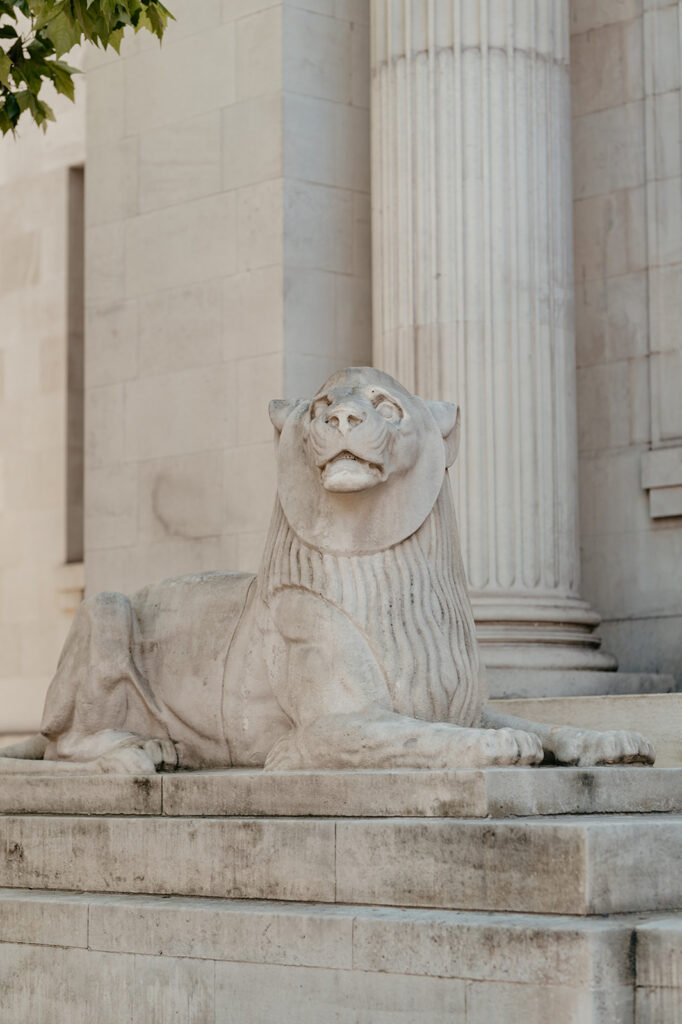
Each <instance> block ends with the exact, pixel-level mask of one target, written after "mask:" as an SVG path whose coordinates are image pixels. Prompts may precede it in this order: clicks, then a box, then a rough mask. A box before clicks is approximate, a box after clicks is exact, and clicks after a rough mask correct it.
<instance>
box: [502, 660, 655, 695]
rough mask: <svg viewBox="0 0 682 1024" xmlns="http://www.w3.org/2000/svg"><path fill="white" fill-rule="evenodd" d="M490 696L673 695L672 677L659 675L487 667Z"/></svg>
mask: <svg viewBox="0 0 682 1024" xmlns="http://www.w3.org/2000/svg"><path fill="white" fill-rule="evenodd" d="M488 683H489V688H490V696H491V697H492V698H494V699H497V698H508V697H512V698H521V699H526V700H532V699H538V698H540V699H542V698H543V697H595V696H600V695H602V694H610V695H618V694H633V695H640V694H652V693H672V692H673V691H674V690H675V677H674V676H671V675H664V674H662V673H658V672H608V671H606V672H605V671H596V672H595V671H592V670H590V669H532V668H531V669H528V668H495V667H494V666H488Z"/></svg>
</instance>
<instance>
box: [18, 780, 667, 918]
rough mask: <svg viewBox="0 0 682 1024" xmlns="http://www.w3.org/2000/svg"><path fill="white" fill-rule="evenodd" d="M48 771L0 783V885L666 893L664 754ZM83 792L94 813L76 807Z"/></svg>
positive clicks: (582, 905) (508, 897)
mask: <svg viewBox="0 0 682 1024" xmlns="http://www.w3.org/2000/svg"><path fill="white" fill-rule="evenodd" d="M39 781H40V783H41V786H44V785H45V780H39ZM50 781H54V783H55V784H54V786H53V787H52V788H53V793H52V803H51V806H50V807H49V812H50V813H46V811H47V810H48V807H47V806H46V791H45V790H43V791H41V789H40V788H38V789H37V791H36V798H35V800H32V797H31V791H32V790H33V789H34V787H35V784H36V780H34V779H22V778H21V777H15V778H14V779H13V780H10V781H9V785H8V788H7V790H6V793H5V795H4V801H5V802H4V807H5V810H6V813H5V815H4V816H3V817H2V819H0V842H2V843H3V844H4V847H5V850H6V854H5V857H4V859H3V861H2V862H1V863H0V885H5V886H10V887H18V888H31V889H32V888H42V889H56V890H58V889H68V890H94V891H98V892H109V893H115V892H138V893H151V894H158V895H161V894H178V895H186V896H205V897H220V898H226V899H234V898H240V897H246V898H248V899H274V900H293V901H301V900H303V901H307V902H318V903H323V904H335V903H371V904H377V905H385V906H431V907H441V908H447V909H462V910H464V909H466V910H490V911H504V912H506V911H509V912H523V911H530V912H533V913H557V914H578V915H585V914H604V913H626V912H631V911H651V910H659V909H660V910H663V909H676V908H678V907H679V908H682V876H681V875H680V872H679V861H680V858H681V857H682V814H680V811H682V806H681V801H682V796H681V795H680V794H681V793H682V771H677V770H675V769H670V770H667V771H666V770H657V769H627V768H625V769H591V770H578V769H576V770H571V769H535V770H532V769H529V770H523V769H518V770H516V771H514V770H506V771H505V770H489V771H487V772H463V773H459V772H453V773H447V772H357V773H356V772H353V773H343V772H310V773H308V772H301V773H297V772H292V773H273V774H269V773H262V772H248V771H244V772H239V771H235V772H217V773H197V774H196V775H192V774H188V775H178V776H167V777H163V778H162V779H153V780H151V782H150V780H147V779H118V778H111V779H101V780H95V786H93V787H92V788H91V783H92V782H93V780H92V779H91V778H89V777H83V778H78V777H74V778H66V779H60V780H50ZM22 787H23V789H22ZM93 796H96V798H97V800H99V801H100V804H102V803H103V802H105V801H106V802H107V803H108V806H109V807H110V808H111V812H110V813H109V814H108V815H103V814H101V813H97V814H93V813H92V811H93V810H94V809H95V807H96V804H95V801H94V800H93ZM17 808H21V809H22V813H12V811H13V810H14V811H16V809H17ZM66 810H68V811H69V812H70V813H64V812H65V811H66ZM78 810H80V813H74V811H78ZM603 812H616V813H610V814H605V813H603ZM623 812H634V813H623ZM644 812H646V813H644ZM651 812H654V813H651ZM660 812H672V813H667V814H665V813H660ZM197 814H199V815H201V816H196V815H197ZM519 815H521V817H518V816H519ZM513 816H517V817H513ZM652 850H655V851H656V856H655V858H652V855H651V851H652ZM74 851H78V855H74Z"/></svg>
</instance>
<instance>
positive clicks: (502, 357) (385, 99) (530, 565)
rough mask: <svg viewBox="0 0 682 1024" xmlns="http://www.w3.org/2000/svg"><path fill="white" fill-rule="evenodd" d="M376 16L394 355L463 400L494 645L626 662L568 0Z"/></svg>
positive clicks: (444, 394) (501, 661) (531, 655)
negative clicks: (598, 445) (609, 594)
mask: <svg viewBox="0 0 682 1024" xmlns="http://www.w3.org/2000/svg"><path fill="white" fill-rule="evenodd" d="M372 13H373V17H372V26H371V31H372V72H373V78H372V82H373V85H372V88H373V92H372V114H373V121H372V124H373V131H372V147H373V153H372V197H373V209H374V212H373V261H374V262H373V281H374V285H373V287H374V317H375V328H374V346H375V348H374V358H375V363H376V364H377V365H378V366H380V367H382V368H384V369H386V370H387V371H388V372H389V373H391V374H393V375H394V376H396V377H397V378H398V379H399V380H401V381H402V382H403V383H404V384H405V385H406V386H407V387H408V388H411V389H413V390H415V391H416V392H418V393H419V394H421V395H424V396H428V397H432V398H448V399H450V400H457V401H459V402H460V403H461V405H462V409H463V431H462V449H461V454H460V457H459V459H458V462H457V464H456V469H455V481H454V486H455V491H456V496H457V500H458V511H459V520H460V527H461V534H462V547H463V555H464V560H465V564H466V567H467V572H468V577H469V584H470V587H471V591H472V596H473V599H474V609H475V613H476V621H477V624H478V631H479V637H480V640H481V642H482V645H483V656H484V658H485V661H486V663H487V664H488V666H489V667H490V668H491V670H492V672H493V674H494V673H495V672H496V671H497V670H504V669H512V668H513V669H525V668H531V669H534V670H545V669H547V670H554V671H556V670H567V671H571V670H585V669H591V670H604V669H615V668H616V662H615V659H613V658H612V657H611V656H609V655H607V654H604V653H603V652H601V651H600V650H599V647H600V639H599V637H598V636H596V635H595V628H596V626H597V625H598V623H599V616H598V615H597V614H596V612H595V611H593V610H592V609H591V608H590V607H589V606H588V605H587V604H586V603H585V602H584V601H582V600H581V599H580V588H579V583H580V580H579V572H580V560H579V544H578V525H577V442H576V404H575V355H574V338H573V277H572V238H571V180H570V165H571V154H570V106H569V32H568V3H567V0H547V2H546V3H541V4H539V3H535V2H533V0H519V2H517V3H515V4H514V5H512V6H511V7H509V6H508V5H504V4H501V3H499V2H497V0H462V2H461V3H456V4H442V5H441V4H426V3H421V2H417V0H414V2H413V0H406V2H405V3H396V2H394V0H374V2H373V5H372ZM537 692H538V693H542V692H546V691H543V689H542V685H541V684H540V689H539V690H538V691H537Z"/></svg>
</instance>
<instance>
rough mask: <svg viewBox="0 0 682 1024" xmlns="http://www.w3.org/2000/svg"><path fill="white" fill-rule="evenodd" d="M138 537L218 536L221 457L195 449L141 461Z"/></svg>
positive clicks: (158, 539) (152, 540) (162, 539)
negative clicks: (181, 453) (185, 453)
mask: <svg viewBox="0 0 682 1024" xmlns="http://www.w3.org/2000/svg"><path fill="white" fill-rule="evenodd" d="M139 479H140V517H139V522H140V537H141V540H142V541H143V543H144V542H147V543H149V542H152V543H155V542H158V541H168V540H172V539H183V538H184V539H187V540H189V539H197V538H200V537H216V538H217V537H220V535H221V533H222V529H223V458H222V455H221V453H220V452H219V451H213V452H197V453H195V454H192V455H178V456H173V457H170V458H166V459H149V460H147V461H145V462H142V463H140V466H139Z"/></svg>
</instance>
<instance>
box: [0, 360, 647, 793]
mask: <svg viewBox="0 0 682 1024" xmlns="http://www.w3.org/2000/svg"><path fill="white" fill-rule="evenodd" d="M270 417H271V419H272V422H273V424H274V426H275V430H276V444H277V447H278V486H277V497H276V499H275V508H274V512H273V516H272V523H271V526H270V531H269V535H268V538H267V543H266V546H265V552H264V555H263V561H262V565H261V569H260V572H259V573H258V575H257V576H251V575H246V574H242V573H232V572H212V573H202V574H199V575H192V576H181V577H178V578H176V579H169V580H166V581H165V582H163V583H156V584H152V585H151V586H148V587H145V588H144V589H143V590H140V591H138V593H136V594H133V596H132V597H130V598H129V597H126V596H124V595H123V594H117V593H103V594H98V595H96V596H94V597H91V598H88V599H87V600H86V601H84V602H83V604H82V605H81V607H80V609H79V611H78V613H77V615H76V617H75V620H74V623H73V626H72V629H71V632H70V634H69V636H68V638H67V640H66V643H65V646H64V650H63V652H62V655H61V658H60V661H59V665H58V668H57V672H56V675H55V677H54V680H53V682H52V684H51V686H50V689H49V691H48V694H47V698H46V703H45V710H44V715H43V720H42V726H41V733H40V735H39V736H36V737H34V738H33V739H32V740H28V741H26V742H24V743H23V744H17V745H15V747H10V748H6V749H5V751H3V756H4V757H5V758H6V760H5V761H3V762H0V764H2V765H3V768H4V770H20V771H25V770H26V768H27V761H26V760H24V761H22V762H19V761H17V760H15V759H17V758H23V759H31V758H32V759H41V758H42V759H44V760H48V761H52V762H57V763H56V764H51V765H50V766H49V768H48V766H47V765H43V766H42V770H43V771H46V770H49V772H50V773H53V772H54V771H55V770H64V771H81V772H82V771H83V770H88V771H118V772H131V773H136V774H139V773H152V772H154V771H155V770H158V769H175V768H200V767H201V768H208V767H230V766H264V767H265V768H266V770H267V769H296V768H432V769H435V768H439V769H462V768H484V767H486V766H489V765H531V764H537V763H539V762H541V761H542V760H543V759H551V760H554V761H556V762H558V763H561V764H579V765H594V764H620V763H641V764H650V763H652V762H653V760H654V752H653V749H652V747H651V745H650V744H649V743H648V742H647V740H646V739H644V738H643V737H642V736H640V735H638V734H637V733H631V732H602V733H598V732H591V731H587V730H582V729H573V728H569V727H551V726H548V725H540V724H537V723H531V722H526V721H521V720H519V719H515V718H511V717H507V716H503V715H499V714H496V713H494V712H492V711H491V710H489V709H488V707H487V689H486V677H485V671H484V669H483V666H482V665H481V661H480V658H479V652H478V646H477V643H476V635H475V630H474V621H473V615H472V611H471V606H470V603H469V599H468V597H467V591H466V585H465V576H464V569H463V566H462V560H461V556H460V550H459V542H458V538H457V525H456V520H455V511H454V506H453V500H452V496H451V491H450V484H449V481H448V476H447V468H448V467H449V466H450V465H452V463H453V462H454V460H455V457H456V455H457V445H458V432H459V412H458V408H457V406H455V405H453V404H451V403H449V402H428V401H424V400H422V399H421V398H417V397H415V396H414V395H412V394H410V393H409V392H408V391H406V390H405V388H403V387H402V386H401V385H400V384H399V383H398V382H397V381H395V380H393V379H392V378H391V377H389V376H388V375H387V374H385V373H382V372H380V371H378V370H375V369H368V368H351V369H348V370H344V371H342V372H340V373H336V374H334V375H333V376H332V377H330V378H329V380H328V381H327V382H326V383H325V384H324V385H323V386H322V388H321V389H320V390H319V391H318V393H317V394H316V395H315V397H314V398H313V399H312V400H311V401H307V400H306V401H303V400H299V401H274V402H272V403H271V404H270ZM12 766H14V767H12ZM34 770H40V768H39V767H38V765H34Z"/></svg>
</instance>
